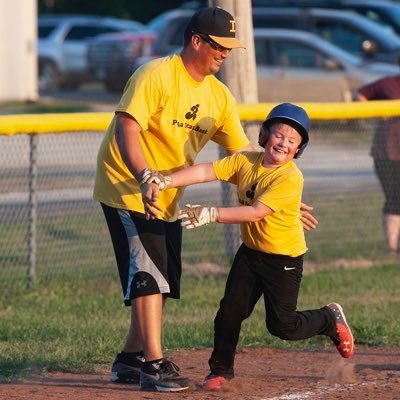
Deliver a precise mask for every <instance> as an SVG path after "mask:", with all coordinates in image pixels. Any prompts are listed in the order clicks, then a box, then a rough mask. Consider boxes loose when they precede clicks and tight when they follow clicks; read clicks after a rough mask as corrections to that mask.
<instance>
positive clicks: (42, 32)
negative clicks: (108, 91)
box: [37, 15, 144, 90]
mask: <svg viewBox="0 0 400 400" xmlns="http://www.w3.org/2000/svg"><path fill="white" fill-rule="evenodd" d="M143 29H144V25H143V24H141V23H139V22H136V21H129V20H123V19H117V18H110V17H99V16H94V15H90V16H89V15H43V16H40V17H39V19H38V50H37V51H38V64H39V78H38V81H39V90H55V89H57V88H58V87H59V86H60V85H63V86H70V87H76V86H78V85H79V84H80V83H81V82H84V81H86V80H90V79H91V77H90V74H89V70H88V64H87V54H86V52H87V39H88V38H92V37H94V36H96V35H99V34H102V33H107V32H121V31H130V32H140V31H142V30H143Z"/></svg>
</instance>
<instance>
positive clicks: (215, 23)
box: [186, 7, 245, 49]
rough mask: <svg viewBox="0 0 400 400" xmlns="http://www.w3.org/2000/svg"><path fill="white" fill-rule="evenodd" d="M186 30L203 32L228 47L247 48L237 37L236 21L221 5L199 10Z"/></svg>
mask: <svg viewBox="0 0 400 400" xmlns="http://www.w3.org/2000/svg"><path fill="white" fill-rule="evenodd" d="M186 31H189V32H196V33H203V34H206V35H208V36H210V38H211V39H212V40H214V42H217V43H218V44H219V45H220V46H222V47H226V48H227V49H235V48H245V46H244V44H243V43H242V42H241V41H240V40H238V39H236V37H235V35H236V21H235V18H233V16H232V15H231V14H229V13H228V11H225V10H223V9H222V8H220V7H207V8H202V9H200V10H199V11H197V12H196V13H195V14H194V15H193V17H192V18H191V20H190V22H189V24H188V26H187V28H186Z"/></svg>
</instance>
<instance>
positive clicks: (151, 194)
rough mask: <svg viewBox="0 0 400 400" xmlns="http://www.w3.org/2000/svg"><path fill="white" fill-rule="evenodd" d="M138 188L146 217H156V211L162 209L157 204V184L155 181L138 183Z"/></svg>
mask: <svg viewBox="0 0 400 400" xmlns="http://www.w3.org/2000/svg"><path fill="white" fill-rule="evenodd" d="M140 190H141V192H142V201H143V205H144V213H145V216H146V219H147V220H149V219H156V218H157V212H158V211H162V209H161V208H160V206H159V205H158V204H157V200H158V193H159V191H160V189H159V188H158V185H156V184H155V183H144V184H143V185H140Z"/></svg>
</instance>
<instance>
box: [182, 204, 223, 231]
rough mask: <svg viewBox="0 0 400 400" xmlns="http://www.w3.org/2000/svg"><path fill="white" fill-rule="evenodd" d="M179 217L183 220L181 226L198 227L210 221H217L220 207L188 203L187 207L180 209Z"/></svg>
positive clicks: (187, 227)
mask: <svg viewBox="0 0 400 400" xmlns="http://www.w3.org/2000/svg"><path fill="white" fill-rule="evenodd" d="M178 219H180V220H181V226H182V227H184V228H186V229H193V228H197V227H199V226H202V225H207V224H209V223H210V222H217V220H218V208H216V207H203V206H200V205H191V204H186V208H185V209H184V210H180V211H179V215H178Z"/></svg>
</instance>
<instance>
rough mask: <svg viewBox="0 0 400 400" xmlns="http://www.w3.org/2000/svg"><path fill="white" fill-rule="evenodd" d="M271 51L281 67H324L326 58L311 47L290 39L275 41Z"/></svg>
mask: <svg viewBox="0 0 400 400" xmlns="http://www.w3.org/2000/svg"><path fill="white" fill-rule="evenodd" d="M271 52H272V54H273V58H274V60H275V63H276V64H277V65H279V66H281V67H293V68H312V69H324V65H325V61H326V58H327V57H326V56H325V55H324V54H322V53H320V52H318V51H316V50H315V49H314V48H312V47H309V46H307V45H305V44H303V43H299V42H297V41H290V40H282V41H275V42H274V43H272V45H271Z"/></svg>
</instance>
